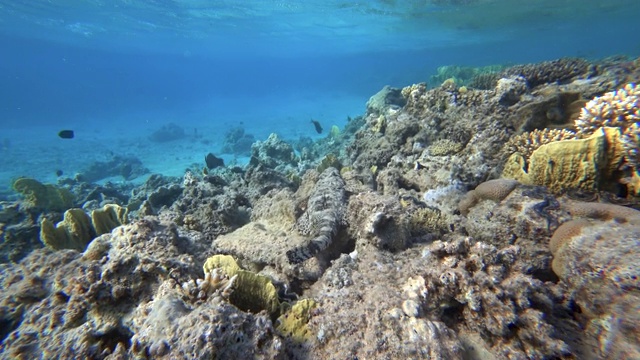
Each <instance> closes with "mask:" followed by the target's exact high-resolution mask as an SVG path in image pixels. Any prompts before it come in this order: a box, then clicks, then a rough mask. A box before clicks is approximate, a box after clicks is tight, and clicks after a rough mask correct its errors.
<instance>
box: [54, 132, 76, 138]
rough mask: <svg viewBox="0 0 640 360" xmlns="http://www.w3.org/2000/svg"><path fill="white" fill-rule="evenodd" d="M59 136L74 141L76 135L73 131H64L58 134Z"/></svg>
mask: <svg viewBox="0 0 640 360" xmlns="http://www.w3.org/2000/svg"><path fill="white" fill-rule="evenodd" d="M58 136H60V137H61V138H63V139H73V137H74V136H75V134H74V133H73V130H62V131H60V132H59V133H58Z"/></svg>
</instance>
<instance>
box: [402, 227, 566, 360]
mask: <svg viewBox="0 0 640 360" xmlns="http://www.w3.org/2000/svg"><path fill="white" fill-rule="evenodd" d="M426 254H427V258H426V259H425V260H424V261H425V262H427V263H428V264H429V266H426V267H425V270H423V271H422V272H420V273H419V276H420V278H422V280H421V281H424V286H417V287H415V286H413V289H415V291H416V295H415V297H417V298H418V299H419V300H420V303H421V306H422V307H423V309H424V311H425V312H426V314H427V315H431V316H436V317H441V318H445V319H447V320H445V323H446V324H447V325H448V326H449V327H450V328H452V329H454V330H455V331H456V332H464V331H465V330H470V331H472V332H474V333H478V334H481V336H482V339H483V341H484V346H485V347H486V348H487V349H488V350H490V352H491V353H493V354H494V355H496V356H497V357H499V358H502V357H504V358H546V357H554V356H558V357H562V356H567V355H569V354H570V350H569V347H568V346H567V344H566V343H564V342H563V341H562V340H560V339H558V338H556V337H555V331H554V327H553V326H552V325H551V324H550V323H549V322H548V320H549V319H548V318H549V315H548V314H551V310H552V309H553V308H554V303H555V302H556V301H557V299H556V296H555V295H554V294H553V293H552V292H550V291H549V290H548V289H547V288H546V287H545V286H544V284H543V283H542V282H541V281H540V280H536V279H534V278H532V277H531V276H530V275H526V274H524V273H521V272H520V271H518V268H519V266H517V262H518V261H519V259H520V258H521V254H520V251H519V248H518V247H517V246H508V247H505V248H502V249H498V248H496V247H494V246H491V245H488V244H485V243H482V242H473V241H470V240H469V239H456V240H454V242H448V243H443V242H439V241H437V242H435V243H433V244H432V245H430V246H428V251H427V252H426ZM420 278H418V279H420ZM413 281H415V278H414V280H413ZM409 288H411V286H410V287H409ZM453 313H455V314H456V315H455V316H452V315H453ZM447 314H451V315H447Z"/></svg>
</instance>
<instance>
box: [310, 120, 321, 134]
mask: <svg viewBox="0 0 640 360" xmlns="http://www.w3.org/2000/svg"><path fill="white" fill-rule="evenodd" d="M311 123H312V124H313V126H314V127H315V128H316V132H317V133H318V134H322V125H320V122H318V120H313V119H311Z"/></svg>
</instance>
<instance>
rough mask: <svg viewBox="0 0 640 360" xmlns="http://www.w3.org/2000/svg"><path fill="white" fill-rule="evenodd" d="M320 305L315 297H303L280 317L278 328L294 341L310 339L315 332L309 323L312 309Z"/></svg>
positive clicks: (299, 341)
mask: <svg viewBox="0 0 640 360" xmlns="http://www.w3.org/2000/svg"><path fill="white" fill-rule="evenodd" d="M317 306H318V303H316V302H315V301H314V300H313V299H303V300H300V301H298V302H297V303H295V304H294V305H293V306H292V307H291V309H289V311H287V312H286V313H284V314H282V315H281V316H280V317H279V318H278V326H277V327H276V329H277V330H278V331H279V332H280V333H281V334H282V335H284V336H286V337H288V338H290V339H291V340H293V341H294V342H297V343H301V342H305V341H308V340H310V339H311V338H312V337H313V333H312V332H311V330H310V329H309V326H308V325H307V324H308V322H309V319H311V315H312V311H313V309H315V308H316V307H317Z"/></svg>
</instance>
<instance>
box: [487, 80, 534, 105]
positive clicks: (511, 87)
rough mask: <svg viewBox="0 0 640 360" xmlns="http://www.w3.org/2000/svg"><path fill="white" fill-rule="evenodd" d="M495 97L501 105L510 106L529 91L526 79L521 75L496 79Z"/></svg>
mask: <svg viewBox="0 0 640 360" xmlns="http://www.w3.org/2000/svg"><path fill="white" fill-rule="evenodd" d="M495 91H496V98H497V99H498V103H500V104H501V105H503V106H511V105H514V104H516V103H517V102H518V101H520V98H521V97H522V96H523V95H524V94H526V93H527V92H528V91H529V87H528V86H527V81H526V80H525V78H523V77H522V76H512V77H506V78H502V79H500V80H498V84H497V85H496V90H495Z"/></svg>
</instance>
